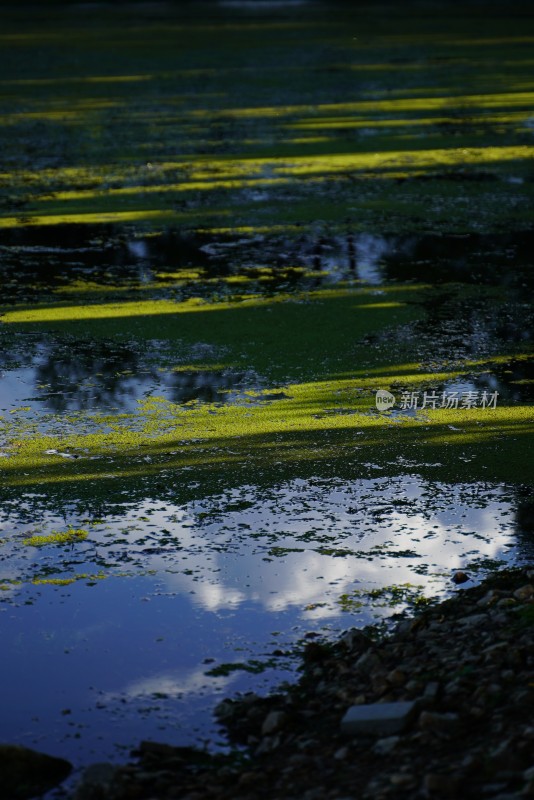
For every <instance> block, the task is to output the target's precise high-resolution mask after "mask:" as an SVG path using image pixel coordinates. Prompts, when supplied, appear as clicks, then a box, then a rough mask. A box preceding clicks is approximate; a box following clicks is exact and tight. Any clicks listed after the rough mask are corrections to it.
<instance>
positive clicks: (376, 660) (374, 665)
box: [354, 650, 382, 675]
mask: <svg viewBox="0 0 534 800" xmlns="http://www.w3.org/2000/svg"><path fill="white" fill-rule="evenodd" d="M354 666H355V667H356V669H357V670H358V672H361V673H364V674H366V675H368V674H370V673H372V672H374V671H375V670H377V669H378V668H379V667H381V666H382V661H381V660H380V657H379V656H378V655H377V654H376V653H374V652H373V651H372V650H367V652H365V653H364V654H363V655H362V656H360V657H359V659H358V660H357V662H356V664H355V665H354Z"/></svg>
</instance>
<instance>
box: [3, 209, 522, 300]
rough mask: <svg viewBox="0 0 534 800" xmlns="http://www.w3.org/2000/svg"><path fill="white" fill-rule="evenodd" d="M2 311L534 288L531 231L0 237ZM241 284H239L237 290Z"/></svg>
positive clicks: (69, 229) (25, 231) (118, 232)
mask: <svg viewBox="0 0 534 800" xmlns="http://www.w3.org/2000/svg"><path fill="white" fill-rule="evenodd" d="M0 252H1V254H2V258H1V261H0V278H1V280H2V301H3V302H4V303H19V304H20V303H24V302H34V301H35V300H36V299H46V298H48V297H49V295H50V293H52V294H56V295H57V296H58V297H61V298H64V299H65V298H68V297H69V294H70V296H74V295H73V294H72V293H74V294H76V295H78V296H79V297H80V299H82V298H84V297H85V299H86V300H87V302H93V301H94V297H95V293H98V291H99V290H100V292H102V291H103V290H106V291H108V290H112V289H116V290H117V291H119V290H120V292H121V299H129V298H130V297H136V296H139V292H140V291H142V292H143V293H144V294H146V293H147V292H148V293H150V295H151V296H161V297H169V296H171V297H175V298H176V299H184V298H187V297H191V296H201V297H221V296H229V295H231V294H232V293H235V291H236V289H239V291H240V292H244V293H257V292H261V293H267V294H272V293H276V292H280V291H292V290H297V289H306V290H312V289H313V288H316V287H318V286H321V285H323V284H325V283H326V284H328V283H330V282H332V281H337V280H340V279H344V280H349V281H350V280H358V281H363V282H364V283H370V284H379V283H382V282H390V281H402V282H405V281H415V282H419V281H421V282H425V283H433V284H441V283H448V282H454V281H461V282H464V283H477V284H484V285H505V286H508V285H509V286H510V287H512V288H515V289H521V288H524V287H525V286H529V287H530V286H532V269H531V267H532V255H531V254H532V252H534V232H533V231H529V230H524V231H517V232H515V233H510V234H499V235H497V234H494V235H482V234H465V235H460V234H457V235H438V234H425V235H421V236H411V235H410V236H397V235H395V236H393V235H392V236H378V235H374V234H372V233H365V232H360V231H357V230H355V226H354V224H353V223H352V222H351V221H350V220H347V222H346V225H345V231H344V232H343V233H336V234H332V232H331V231H330V230H329V228H328V226H327V225H326V224H325V223H320V222H318V223H317V224H316V225H315V226H312V228H311V229H309V230H307V231H303V232H301V233H300V232H298V231H294V232H293V233H291V234H284V235H281V234H276V233H270V234H258V233H254V232H252V233H250V234H247V235H232V234H230V233H228V234H214V233H194V232H189V233H187V232H181V231H176V230H173V229H171V228H169V229H165V230H163V231H160V232H143V231H142V230H138V229H136V228H133V227H132V228H129V229H128V228H124V227H120V226H116V225H104V224H102V225H78V224H71V225H58V226H36V227H31V226H29V227H21V228H12V229H5V230H3V231H0ZM238 278H241V279H243V280H242V282H241V283H239V284H236V283H235V281H236V280H237V279H238Z"/></svg>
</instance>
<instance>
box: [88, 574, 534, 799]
mask: <svg viewBox="0 0 534 800" xmlns="http://www.w3.org/2000/svg"><path fill="white" fill-rule="evenodd" d="M533 645H534V568H533V567H529V568H522V569H515V570H505V571H502V572H498V573H495V574H493V575H492V576H490V577H489V578H488V579H487V580H485V581H484V583H482V584H481V585H479V586H477V587H475V588H472V589H468V590H463V589H462V588H461V587H460V588H458V590H457V593H456V594H455V596H454V597H453V598H451V599H450V600H447V601H445V602H443V603H440V604H436V605H435V606H432V607H431V608H429V609H427V610H425V611H424V612H422V613H420V614H418V615H417V616H416V617H414V618H411V619H404V620H402V621H400V622H399V623H398V624H397V625H396V627H395V628H394V629H393V630H392V631H391V632H390V633H389V634H387V635H384V636H383V637H381V638H378V639H376V637H375V634H373V632H372V631H359V630H351V631H348V632H347V633H346V634H345V635H343V636H342V637H341V639H340V640H339V641H338V642H336V643H334V644H328V643H323V642H321V641H320V640H318V639H314V640H312V641H310V643H309V644H308V646H307V647H306V649H305V651H304V653H303V661H302V677H301V679H300V681H299V683H298V684H296V685H295V686H292V687H291V688H289V689H284V691H283V692H281V693H279V694H273V695H271V696H269V697H266V698H262V697H259V696H257V695H254V694H250V695H245V696H242V697H239V698H237V699H235V700H225V701H223V702H222V703H221V704H220V705H219V706H218V709H217V713H218V717H219V719H220V720H221V723H222V724H224V726H225V727H226V729H227V731H228V735H229V737H230V738H231V740H232V741H233V742H235V743H236V744H240V745H243V746H244V747H243V749H242V750H239V749H238V748H236V753H235V754H234V755H232V756H210V755H209V754H206V753H200V752H196V751H194V750H190V749H187V748H174V747H170V746H167V745H164V744H161V745H160V744H156V743H150V742H145V743H142V744H141V746H140V747H139V750H138V752H137V753H136V756H137V761H136V763H133V764H130V765H128V766H124V767H121V768H119V769H116V768H113V767H111V766H109V765H99V766H97V767H94V768H90V769H89V771H88V773H87V775H86V778H85V780H84V782H83V783H82V785H81V786H80V788H79V789H78V792H77V794H76V800H104V798H105V800H171V799H172V800H177V799H178V798H180V800H223V799H224V800H260V799H262V798H268V799H269V800H293V799H294V800H323V799H324V798H328V799H330V798H331V799H332V800H334V799H335V800H357V799H358V800H360V798H362V799H363V800H366V799H367V798H369V800H380V799H381V798H410V800H415V799H416V798H433V797H436V798H441V797H443V798H457V797H462V798H477V800H480V799H481V798H482V799H483V800H485V798H493V799H494V800H496V799H497V798H498V800H505V798H506V800H511V799H512V798H518V799H519V798H525V797H534V646H533ZM406 701H413V702H414V704H413V706H403V709H404V710H407V711H408V712H409V713H407V714H406V715H405V716H404V717H403V721H402V722H401V723H398V726H399V727H400V728H401V729H400V730H398V731H396V732H394V733H391V731H390V730H388V727H387V724H386V725H385V726H382V729H380V724H379V726H378V727H379V730H370V726H369V725H368V727H367V728H366V723H365V720H364V721H363V723H361V725H360V723H358V724H359V725H360V727H361V728H362V729H361V730H360V732H358V733H357V734H356V735H348V734H347V733H343V732H342V730H341V721H342V719H343V717H344V715H345V713H346V712H347V710H348V709H349V708H352V707H354V706H359V707H360V709H359V711H356V712H354V711H353V712H352V713H355V714H356V717H357V718H359V717H361V716H362V708H361V707H364V709H363V712H364V713H363V716H364V717H365V716H366V713H365V712H366V709H365V706H369V705H371V706H375V704H383V703H393V704H396V703H399V702H406ZM391 708H392V709H393V710H394V709H398V708H399V706H391ZM371 711H376V708H375V709H371ZM375 716H376V715H375ZM396 724H397V723H394V724H393V727H394V725H396Z"/></svg>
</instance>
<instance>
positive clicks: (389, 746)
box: [373, 736, 400, 756]
mask: <svg viewBox="0 0 534 800" xmlns="http://www.w3.org/2000/svg"><path fill="white" fill-rule="evenodd" d="M399 741H400V736H388V737H387V738H385V739H378V741H377V742H375V745H374V747H373V753H376V754H377V755H379V756H386V755H388V753H391V751H392V750H394V749H395V748H396V746H397V745H398V743H399Z"/></svg>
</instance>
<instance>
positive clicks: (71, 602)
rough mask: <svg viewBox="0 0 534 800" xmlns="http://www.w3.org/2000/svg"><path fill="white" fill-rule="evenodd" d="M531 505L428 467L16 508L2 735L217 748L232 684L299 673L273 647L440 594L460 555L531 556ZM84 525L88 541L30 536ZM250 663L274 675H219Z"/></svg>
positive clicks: (112, 751)
mask: <svg viewBox="0 0 534 800" xmlns="http://www.w3.org/2000/svg"><path fill="white" fill-rule="evenodd" d="M515 511H516V499H515V497H514V495H513V493H511V492H508V491H507V490H506V488H505V487H502V486H500V487H499V486H493V485H486V486H484V487H481V486H480V485H475V484H472V485H467V484H463V485H461V484H460V485H454V486H451V485H446V484H435V483H429V482H426V481H422V480H421V479H420V478H418V477H416V476H408V477H397V478H386V477H383V478H376V479H373V480H363V479H359V480H354V481H341V480H339V479H338V480H334V481H328V480H324V479H319V478H317V479H314V480H312V481H309V482H305V481H303V480H300V479H299V480H294V481H292V482H289V483H283V484H280V485H278V486H272V487H271V488H269V489H259V488H258V487H254V486H242V487H239V488H238V489H235V490H233V491H231V492H229V493H227V494H224V495H217V496H212V497H209V498H206V499H204V500H199V501H195V502H190V503H188V504H186V505H183V506H179V505H174V506H173V505H172V504H168V503H165V504H164V503H162V502H161V501H159V502H158V501H150V500H146V501H144V502H142V503H140V504H135V505H134V504H125V505H124V506H123V507H122V508H121V511H120V513H116V514H115V515H110V516H106V519H105V520H104V521H100V520H98V519H90V518H87V517H84V518H80V517H79V516H77V515H76V514H74V513H73V514H71V515H68V514H67V515H65V516H64V517H62V518H60V517H54V516H51V515H48V516H45V517H43V519H42V520H39V521H36V522H35V523H33V524H29V523H24V524H21V523H20V521H19V520H20V517H18V514H17V513H16V510H15V509H13V510H12V512H11V513H8V512H7V510H6V511H5V512H4V515H3V518H2V520H1V523H0V524H1V527H0V538H1V540H2V545H1V548H0V553H1V562H2V563H1V572H0V575H1V580H2V587H3V591H2V593H1V600H2V602H1V603H0V613H1V615H2V627H3V643H4V648H3V653H4V654H3V658H2V662H1V667H0V677H1V680H2V686H3V687H4V701H3V704H2V707H3V714H2V719H1V721H0V737H1V738H4V739H6V740H10V741H13V742H15V741H16V742H20V743H24V744H26V745H29V746H38V747H39V748H41V749H43V750H46V751H47V752H50V753H54V752H55V753H57V754H58V755H59V754H63V756H67V757H70V758H72V759H73V760H74V761H75V763H77V764H81V763H85V762H88V761H95V760H98V759H103V758H104V759H108V758H115V757H119V758H120V756H121V755H124V749H127V748H128V747H130V746H133V745H134V744H135V743H136V741H139V740H140V739H142V738H153V739H159V740H165V741H169V742H175V743H177V744H189V743H191V742H192V741H199V740H202V739H210V740H211V741H212V743H213V742H214V740H215V741H216V740H217V733H216V729H215V727H214V725H213V722H212V720H211V709H212V707H213V704H214V702H215V700H216V698H217V697H219V696H220V695H221V693H224V694H227V693H228V692H233V691H236V690H240V691H244V690H249V689H252V688H253V689H254V690H260V691H261V690H266V689H267V688H268V686H269V685H273V684H276V683H277V682H278V681H279V680H280V679H281V678H283V677H288V675H289V674H290V673H288V672H287V670H288V669H289V670H291V668H292V660H291V658H289V657H278V658H273V655H272V654H273V650H280V648H282V649H283V648H284V647H286V646H287V647H290V646H291V645H292V644H293V643H294V642H295V641H296V640H297V639H298V638H299V637H300V636H302V635H304V633H305V632H306V631H308V630H323V631H324V632H326V633H335V632H336V631H339V630H343V629H346V628H348V627H351V626H354V625H362V624H366V623H372V622H376V621H377V619H378V618H380V617H381V616H382V615H383V614H384V613H389V609H388V605H390V601H391V595H388V594H387V593H386V594H383V595H380V594H379V596H377V597H375V598H374V599H373V598H369V597H368V596H367V592H369V591H370V590H376V589H380V588H382V587H391V586H394V585H395V586H399V585H405V584H410V587H405V588H404V590H405V592H406V593H407V594H408V595H409V594H410V593H413V592H416V591H420V592H422V593H424V594H427V595H429V596H430V595H433V596H435V595H438V596H439V595H442V594H443V593H445V592H447V591H449V590H450V588H451V582H450V576H451V572H452V571H453V570H455V569H457V568H461V567H466V566H468V565H470V567H473V566H474V565H476V564H477V563H478V564H480V565H483V564H484V562H485V561H486V560H487V559H489V560H491V561H494V560H496V561H500V562H504V561H509V560H512V561H513V560H514V559H517V558H518V557H520V556H521V554H520V552H519V553H518V549H517V539H516V538H515V533H516V531H515V529H514V513H515ZM69 527H72V528H75V529H78V528H83V529H84V530H87V531H88V536H87V538H86V539H85V540H84V541H78V542H76V543H74V544H49V545H45V546H39V547H32V546H30V545H28V544H25V541H27V540H28V539H29V537H30V536H44V535H50V534H51V533H52V532H54V531H60V532H62V531H66V530H68V529H69ZM486 563H487V562H486ZM474 574H476V570H475V573H474ZM76 576H78V580H76V581H75V582H73V583H71V584H69V585H54V584H49V583H42V581H49V580H57V579H59V580H61V579H70V578H76ZM36 581H37V582H36ZM414 587H418V588H417V589H415V588H414ZM343 598H345V601H346V600H347V599H348V606H347V605H345V608H347V607H348V608H350V609H351V610H350V611H343V602H344V601H343ZM351 602H352V605H351ZM360 603H361V607H358V606H359V605H360ZM402 607H403V605H402V604H401V605H400V606H396V607H395V608H396V610H400V609H401V608H402ZM250 659H255V660H256V661H259V662H261V663H263V664H264V666H265V667H266V669H265V672H264V673H263V674H262V675H259V676H258V675H254V674H250V673H247V672H243V671H239V670H238V671H230V672H229V674H227V675H223V676H221V677H212V676H209V675H206V672H207V671H208V670H210V669H212V668H213V667H214V666H215V667H216V666H217V665H220V664H224V663H234V662H249V661H250ZM14 676H16V678H15V677H14ZM6 690H7V691H6ZM117 744H118V746H117ZM121 748H122V751H121Z"/></svg>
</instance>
